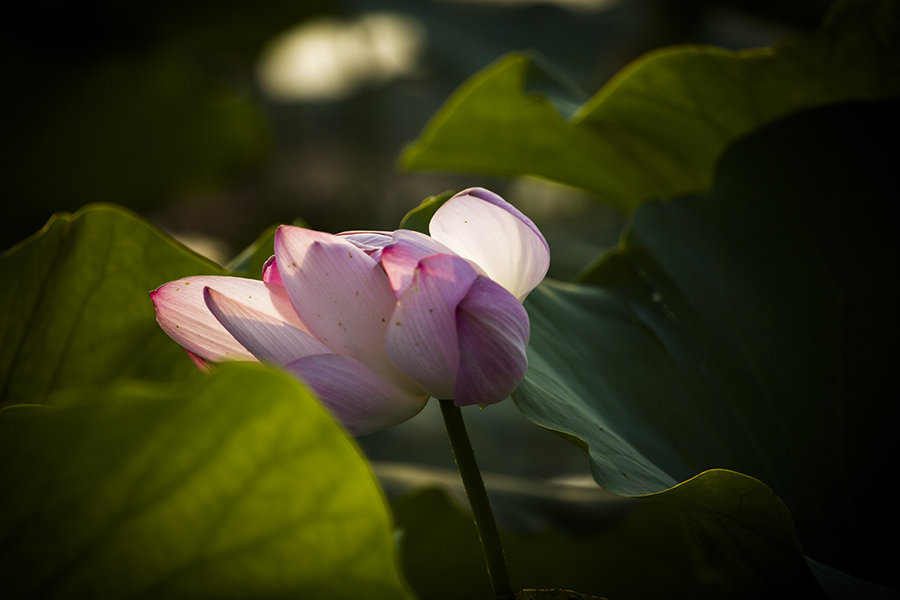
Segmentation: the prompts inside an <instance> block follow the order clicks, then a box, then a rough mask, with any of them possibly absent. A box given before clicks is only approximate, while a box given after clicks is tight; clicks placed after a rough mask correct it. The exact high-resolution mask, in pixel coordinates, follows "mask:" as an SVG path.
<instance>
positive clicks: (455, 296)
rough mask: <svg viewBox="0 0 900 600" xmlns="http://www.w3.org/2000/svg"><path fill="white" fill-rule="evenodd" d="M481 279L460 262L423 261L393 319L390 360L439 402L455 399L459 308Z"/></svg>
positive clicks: (444, 258) (447, 257) (446, 258)
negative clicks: (475, 283) (476, 282)
mask: <svg viewBox="0 0 900 600" xmlns="http://www.w3.org/2000/svg"><path fill="white" fill-rule="evenodd" d="M476 277H478V275H477V274H476V272H475V269H474V268H472V266H471V265H470V264H469V263H468V262H467V261H466V260H465V259H463V258H460V257H458V256H454V255H451V254H436V255H433V256H429V257H427V258H423V259H422V260H421V261H419V266H418V267H417V268H416V271H415V274H414V275H413V280H412V282H411V283H410V284H409V286H407V288H406V290H405V291H404V292H403V295H402V296H401V297H400V299H399V300H398V302H397V310H396V311H394V315H393V317H391V326H390V327H389V328H388V332H387V351H388V355H389V356H390V357H391V360H393V361H394V364H396V365H397V366H398V367H399V368H400V370H401V371H403V372H404V373H406V374H407V375H409V376H410V377H412V378H413V379H415V380H416V381H418V382H419V383H420V384H421V385H422V386H423V387H424V388H425V390H426V391H427V392H428V393H429V394H431V395H432V396H434V397H435V398H443V399H449V398H452V397H453V388H454V385H455V383H456V372H457V369H458V367H459V362H460V356H459V346H458V340H457V334H456V307H457V305H458V304H459V303H460V301H461V300H462V299H463V297H464V296H465V295H466V293H467V292H468V291H469V287H470V286H471V285H472V282H473V281H475V279H476Z"/></svg>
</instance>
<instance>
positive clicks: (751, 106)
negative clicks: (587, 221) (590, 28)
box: [402, 0, 900, 212]
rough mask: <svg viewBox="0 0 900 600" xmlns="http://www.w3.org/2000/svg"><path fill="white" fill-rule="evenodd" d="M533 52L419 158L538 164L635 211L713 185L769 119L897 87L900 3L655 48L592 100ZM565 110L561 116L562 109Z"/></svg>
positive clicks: (860, 0) (475, 168)
mask: <svg viewBox="0 0 900 600" xmlns="http://www.w3.org/2000/svg"><path fill="white" fill-rule="evenodd" d="M551 77H552V75H551V74H549V73H548V70H547V69H546V68H545V67H544V66H543V63H542V62H540V61H535V60H534V59H533V58H531V57H529V56H527V55H520V54H512V55H509V56H506V57H504V58H502V59H500V60H499V61H497V62H496V63H495V64H493V65H491V66H489V67H487V68H486V69H485V70H484V71H482V72H480V73H478V74H476V75H475V76H474V77H473V78H472V79H470V80H469V81H468V82H466V83H465V84H464V85H463V86H462V87H461V88H460V89H459V90H458V91H457V92H456V93H455V94H454V95H453V96H452V97H451V98H450V100H448V102H447V103H446V105H445V106H444V107H443V108H442V109H441V110H440V111H439V112H438V113H437V114H436V115H435V116H434V117H433V118H432V120H431V122H430V123H429V124H428V125H427V126H426V128H425V130H424V131H423V133H422V134H421V136H420V137H419V139H418V140H417V141H416V142H414V143H413V144H412V145H411V146H410V147H409V148H407V150H406V152H405V154H404V156H403V159H402V161H403V164H404V165H405V166H406V167H407V168H410V169H446V170H454V171H466V172H479V173H490V174H497V175H511V176H515V175H526V174H530V175H537V176H540V177H545V178H547V179H552V180H554V181H558V182H561V183H565V184H569V185H572V186H576V187H579V188H583V189H585V190H588V191H590V192H592V193H593V194H595V195H596V196H597V197H598V198H599V199H601V200H603V201H605V202H609V203H610V204H612V205H614V206H616V207H617V208H619V209H620V210H623V211H626V212H630V211H631V210H633V209H634V208H636V207H637V206H639V205H640V204H641V203H642V202H644V201H646V200H648V199H650V198H651V197H659V196H671V195H676V194H681V193H685V192H696V191H701V190H705V189H707V188H708V187H709V184H710V181H711V178H712V172H713V167H714V165H715V161H716V159H717V158H718V156H719V155H720V153H721V152H722V150H724V148H725V147H726V146H727V145H728V144H730V143H731V142H733V141H734V140H735V139H737V138H738V137H740V136H742V135H744V134H746V133H748V132H750V131H752V130H753V129H754V128H756V127H759V126H760V125H762V124H764V123H767V122H770V121H772V120H774V119H775V118H777V117H779V116H782V115H786V114H788V113H790V112H792V111H796V110H799V109H802V108H804V107H811V106H816V105H821V104H825V103H830V102H835V101H840V100H849V99H865V98H880V97H885V96H890V95H894V94H897V93H898V92H900V4H898V3H897V2H895V1H894V0H851V1H845V2H839V3H837V5H836V6H835V8H834V11H833V12H832V13H831V15H830V17H829V18H828V19H827V20H826V22H825V23H824V24H823V26H822V28H821V30H820V31H819V32H818V33H817V34H816V35H815V36H814V37H811V38H810V39H807V40H797V41H786V42H784V43H782V44H780V45H778V46H776V47H775V48H773V49H758V50H744V51H739V52H732V51H728V50H723V49H720V48H713V47H695V46H689V47H688V46H683V47H673V48H665V49H662V50H658V51H654V52H651V53H650V54H648V55H646V56H644V57H642V58H640V59H638V60H637V61H636V62H634V63H633V64H631V65H630V66H628V67H626V68H625V69H624V70H623V71H621V72H620V73H619V75H618V76H616V77H615V78H614V79H613V80H612V81H610V82H609V83H608V84H607V85H606V86H604V87H603V89H601V90H600V91H599V92H598V93H597V94H596V95H595V96H594V97H593V98H592V99H590V100H589V101H588V102H587V103H586V104H584V105H583V106H582V107H581V109H580V110H579V111H578V112H577V113H576V114H575V115H574V116H573V117H572V118H568V112H569V110H570V107H571V105H572V104H573V103H577V102H579V98H578V96H577V95H576V94H573V93H571V92H569V91H568V90H569V88H568V86H565V85H557V86H555V87H550V86H548V85H547V81H548V80H549V79H550V78H551ZM560 111H562V113H564V114H561V112H560Z"/></svg>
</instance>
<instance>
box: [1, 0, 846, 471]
mask: <svg viewBox="0 0 900 600" xmlns="http://www.w3.org/2000/svg"><path fill="white" fill-rule="evenodd" d="M829 4H830V2H829V1H828V0H795V1H793V2H783V1H781V0H727V1H726V0H718V1H717V0H689V1H688V0H682V1H679V2H672V1H670V0H556V1H549V0H548V1H537V0H427V1H425V0H393V1H388V0H382V1H377V0H353V1H328V0H309V1H304V2H298V1H296V0H259V1H257V2H253V3H247V2H243V1H238V0H216V2H212V1H210V0H196V1H192V2H184V1H181V0H179V1H175V0H157V1H154V2H148V1H147V0H93V1H85V0H80V1H79V0H65V1H64V0H37V1H29V2H22V1H20V2H11V3H7V4H6V5H5V10H4V18H3V19H2V21H0V31H2V35H0V45H2V58H0V61H2V64H3V66H4V68H3V75H4V76H5V77H6V80H5V81H6V83H5V84H4V86H3V94H2V100H0V102H2V105H0V119H2V122H3V136H2V141H0V147H2V160H0V174H2V178H0V181H2V185H3V191H4V202H3V217H2V228H0V250H3V249H6V248H8V247H10V246H12V245H13V244H15V243H16V242H18V241H20V240H21V239H23V238H25V237H26V236H28V235H30V234H32V233H33V232H35V231H37V230H38V229H39V228H40V227H41V226H42V225H43V224H44V222H45V221H46V220H47V219H48V218H49V217H50V215H51V214H53V213H54V212H58V211H73V210H76V209H78V208H79V207H81V206H83V205H85V204H88V203H92V202H109V203H115V204H120V205H124V206H127V207H129V208H130V209H132V210H134V211H136V212H138V213H140V214H141V215H143V216H145V217H146V218H148V219H149V220H150V221H152V222H153V223H155V224H156V225H157V226H159V227H161V228H162V229H164V230H166V231H168V232H169V233H171V234H172V235H174V236H176V237H177V238H179V239H181V240H182V241H184V242H185V243H187V244H188V245H191V246H192V247H195V248H196V249H198V251H200V252H201V253H204V254H206V255H208V256H209V257H211V258H212V259H214V260H216V261H219V262H227V261H228V260H229V259H230V258H231V257H233V256H234V255H235V254H236V253H237V252H238V251H240V249H241V248H243V247H244V246H246V245H247V244H249V243H251V242H252V241H253V240H254V239H255V238H256V237H257V235H258V234H259V233H260V232H261V231H262V230H263V229H264V228H266V227H267V226H269V225H271V224H274V223H286V222H288V223H289V222H292V221H294V220H295V219H302V220H303V221H304V222H305V223H307V224H308V225H309V226H310V227H312V228H314V229H319V230H324V231H331V232H336V231H341V230H345V229H360V228H365V229H394V228H396V226H397V224H398V223H399V220H400V218H401V217H402V216H403V214H404V213H405V212H406V211H408V210H409V209H411V208H413V207H414V206H416V205H417V204H418V203H419V202H420V201H421V200H422V199H424V198H425V197H427V196H430V195H433V194H437V193H439V192H442V191H445V190H459V189H463V188H465V187H469V186H473V185H481V186H485V187H488V188H490V189H492V190H494V191H496V192H498V193H500V194H501V195H503V196H504V197H506V198H507V199H508V200H510V201H511V202H513V203H515V204H517V205H518V206H519V207H520V208H522V209H523V210H524V211H525V212H526V213H527V214H529V215H530V216H531V217H532V218H533V219H534V220H535V221H536V222H537V223H538V225H539V226H540V227H541V228H542V230H543V231H544V232H545V233H546V235H547V237H548V239H549V241H550V244H551V248H552V250H553V255H554V262H553V265H552V270H551V274H552V275H553V276H556V277H559V278H566V277H570V276H572V275H574V274H575V273H576V272H577V271H578V270H579V269H580V268H581V267H582V266H584V265H585V264H587V263H588V262H590V261H591V260H592V259H593V258H595V257H596V256H597V255H599V254H600V253H601V252H602V251H603V250H604V249H606V248H609V247H611V246H613V245H614V244H615V242H616V240H617V237H618V235H619V232H620V230H621V228H622V226H623V224H624V217H623V216H621V215H619V214H617V213H615V212H614V211H612V210H611V209H608V208H606V207H604V206H601V205H599V204H598V203H596V202H593V201H591V199H590V198H587V197H585V196H584V195H583V194H581V193H580V192H577V191H575V190H571V189H566V188H562V187H560V186H557V185H551V184H548V183H544V182H540V181H536V180H531V179H524V180H507V179H495V178H489V177H484V176H480V175H466V174H452V173H451V174H448V173H419V172H413V173H404V172H401V171H400V170H399V168H398V167H397V159H398V157H399V156H400V154H401V152H402V149H403V147H404V145H405V144H407V143H409V142H410V141H412V140H413V139H414V138H415V137H416V136H417V135H418V133H419V132H420V131H421V129H422V128H423V126H424V125H425V123H426V122H427V120H428V119H429V117H430V116H431V115H432V114H434V113H435V111H436V110H437V109H438V108H439V107H440V106H441V105H442V103H443V102H444V101H445V100H446V99H447V97H448V96H449V95H450V94H451V93H452V92H453V90H454V89H455V88H456V87H457V86H459V85H460V84H461V83H462V82H463V81H465V80H466V79H467V78H468V77H469V76H471V75H472V74H473V73H475V72H476V71H477V70H479V69H481V68H483V67H485V66H486V65H488V64H489V63H491V62H493V61H494V60H496V59H497V58H499V57H500V56H502V55H503V54H505V53H507V52H509V51H514V50H534V51H537V52H539V53H540V54H542V55H543V56H544V57H545V58H547V59H548V60H549V61H550V62H551V63H553V64H554V65H556V66H557V67H558V68H559V70H560V71H561V72H562V73H564V74H565V75H566V76H567V77H569V78H570V79H571V81H572V82H573V83H574V84H575V85H577V86H578V87H580V88H581V89H582V90H584V91H585V93H586V94H588V95H590V94H593V93H594V92H595V91H597V90H598V89H599V88H600V87H601V86H602V85H603V84H604V83H605V82H606V81H607V79H608V78H609V77H610V76H611V75H612V74H614V73H615V72H616V71H617V70H618V69H620V68H621V67H622V66H624V65H625V64H627V63H628V62H629V61H631V60H633V59H634V58H636V57H637V56H639V55H640V54H642V53H644V52H646V51H648V50H650V49H653V48H656V47H659V46H664V45H668V44H673V43H684V42H690V43H710V44H716V45H719V46H724V47H728V48H735V49H737V48H747V47H756V46H768V45H771V44H773V43H774V42H776V41H777V40H779V39H781V38H783V37H785V36H788V35H797V34H804V33H808V32H810V31H811V30H812V29H813V28H814V27H815V26H816V25H817V23H818V22H819V21H820V19H821V17H822V15H823V14H824V13H825V11H826V10H827V8H828V6H829ZM468 414H469V413H467V415H468ZM471 414H472V419H471V427H472V429H473V432H472V433H473V437H474V438H475V443H476V448H478V447H479V446H482V447H489V448H493V449H494V450H493V451H491V450H490V449H485V450H484V451H483V456H484V458H483V459H482V460H483V463H484V465H483V466H484V467H485V468H486V469H488V470H498V471H505V472H510V473H517V472H527V473H528V474H531V475H541V476H544V475H546V476H551V475H559V474H560V470H562V471H566V470H569V471H571V472H573V473H575V472H583V471H585V468H586V465H587V461H586V457H585V455H584V454H583V453H582V452H581V451H579V450H577V449H576V448H575V447H574V446H570V445H569V444H567V443H566V442H563V441H562V440H559V439H557V438H556V437H554V436H553V435H552V434H549V433H547V432H544V431H542V430H537V428H535V427H533V426H530V425H528V424H522V423H521V422H522V421H524V419H523V418H522V417H521V416H520V415H518V413H517V412H516V411H515V408H514V407H513V406H512V404H511V403H510V402H505V403H502V404H500V405H497V406H495V407H491V410H485V411H477V410H475V411H473V412H471ZM467 418H468V417H467ZM501 423H506V424H507V425H501ZM509 423H513V424H512V425H510V424H509ZM520 425H521V426H520ZM404 427H405V428H407V429H404ZM439 429H440V417H439V416H438V414H437V411H436V408H435V407H429V409H427V411H426V414H425V415H423V416H422V417H420V418H418V419H414V420H413V421H411V422H410V423H409V424H407V425H404V426H402V427H400V428H395V429H393V430H390V431H389V432H383V433H382V434H377V435H375V436H369V437H368V438H364V439H363V440H362V442H363V445H364V447H366V449H367V451H368V452H370V453H371V454H372V456H374V457H376V458H379V459H383V460H403V459H404V457H405V458H408V457H409V452H410V450H409V447H410V444H414V445H415V447H416V448H419V449H421V450H422V451H421V452H420V454H419V457H420V459H421V460H422V461H423V462H434V463H441V464H446V463H447V462H448V457H449V455H448V453H447V451H446V448H445V442H444V441H443V439H442V435H438V436H437V437H438V439H437V443H438V444H440V445H439V446H434V448H435V450H434V451H433V456H432V454H429V452H431V451H429V450H427V448H428V447H429V445H428V443H427V440H429V439H432V438H433V436H434V432H435V431H436V430H439ZM535 435H539V436H542V437H541V438H540V439H541V442H540V443H533V436H535ZM548 447H549V448H553V449H554V450H552V451H548V450H547V448H548ZM510 448H516V450H515V452H510V451H509V449H510ZM480 452H481V451H480ZM511 454H516V455H517V456H515V457H511V456H510V455H511ZM563 474H564V473H563Z"/></svg>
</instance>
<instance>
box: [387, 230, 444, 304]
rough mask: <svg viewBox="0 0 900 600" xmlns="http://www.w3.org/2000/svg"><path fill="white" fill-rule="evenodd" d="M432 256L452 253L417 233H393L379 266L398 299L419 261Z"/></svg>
mask: <svg viewBox="0 0 900 600" xmlns="http://www.w3.org/2000/svg"><path fill="white" fill-rule="evenodd" d="M433 254H453V251H452V250H450V249H449V248H447V246H445V245H443V244H442V243H440V242H438V241H437V240H434V239H433V238H430V237H428V236H427V235H425V234H424V233H419V232H418V231H410V230H407V229H398V230H397V231H395V232H394V235H393V242H392V243H391V244H390V245H389V246H387V247H385V248H384V250H383V251H382V253H381V266H382V267H384V271H385V272H386V273H387V275H388V278H389V279H390V281H391V287H392V288H393V290H394V294H395V295H396V296H397V297H398V298H399V297H400V295H401V294H403V292H404V291H405V290H406V287H407V286H408V285H409V283H410V282H411V281H412V278H413V273H414V272H415V270H416V267H417V266H418V265H419V261H420V260H422V259H423V258H425V257H426V256H431V255H433Z"/></svg>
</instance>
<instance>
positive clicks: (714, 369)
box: [513, 102, 900, 585]
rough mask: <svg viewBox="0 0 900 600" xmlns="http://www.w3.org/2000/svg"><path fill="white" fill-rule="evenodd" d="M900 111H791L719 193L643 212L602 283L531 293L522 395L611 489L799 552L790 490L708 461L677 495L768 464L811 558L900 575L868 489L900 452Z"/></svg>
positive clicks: (717, 530)
mask: <svg viewBox="0 0 900 600" xmlns="http://www.w3.org/2000/svg"><path fill="white" fill-rule="evenodd" d="M897 108H898V103H897V102H887V103H860V104H849V105H836V106H832V107H827V108H822V109H817V110H813V111H809V112H803V113H799V114H797V115H795V116H793V117H789V118H787V119H784V120H781V121H778V122H776V123H774V124H773V125H771V126H769V127H766V128H764V129H762V130H761V131H759V132H757V133H755V134H753V135H751V136H749V137H748V138H746V139H744V140H742V141H740V142H738V143H737V144H735V145H734V146H733V147H732V148H730V149H729V150H728V151H727V152H726V154H725V156H724V157H723V159H722V161H721V163H720V165H719V167H718V169H717V173H716V179H715V184H714V187H713V188H712V190H711V191H710V192H709V193H708V194H705V195H699V196H694V197H686V198H681V199H678V200H672V201H654V202H648V203H647V204H645V205H644V206H642V207H641V208H640V210H638V211H637V212H636V213H635V215H634V218H633V222H632V224H631V227H630V229H629V231H628V232H627V233H626V235H625V237H624V239H623V241H622V243H621V245H620V247H619V248H618V249H617V250H616V251H615V252H612V253H611V254H609V255H608V256H606V257H605V258H603V259H602V260H601V261H600V262H599V263H598V264H597V265H596V266H595V268H594V269H593V270H592V271H591V272H589V273H588V274H586V276H585V281H586V282H587V283H589V284H590V285H584V284H582V285H569V284H560V283H552V282H546V283H545V284H544V285H542V286H541V287H539V288H538V289H537V290H536V291H535V292H533V293H532V295H531V296H530V297H529V298H528V300H527V303H526V305H527V308H528V311H529V315H530V316H531V319H532V338H531V346H530V348H529V360H530V369H529V373H528V375H527V376H526V379H525V381H524V382H523V384H522V385H521V386H520V388H519V389H518V390H517V392H516V393H514V395H513V397H514V399H515V401H516V404H517V406H518V407H519V408H520V409H521V410H522V411H523V412H524V413H525V414H526V415H527V416H528V417H529V418H531V419H532V420H534V421H535V422H537V423H539V424H541V425H544V426H546V427H550V428H552V429H557V430H560V431H563V432H566V433H568V434H572V435H575V436H577V437H579V438H581V439H582V440H584V441H585V442H587V444H588V445H589V447H590V456H591V465H592V469H593V473H594V476H595V478H596V480H597V481H598V483H600V485H601V486H602V487H604V488H606V489H608V490H610V491H613V492H615V493H621V494H627V495H639V494H648V493H655V492H662V493H660V494H659V496H657V497H656V498H657V501H661V502H663V501H665V502H677V503H683V502H688V503H689V504H691V505H692V506H695V507H697V508H698V509H699V508H701V507H702V508H706V509H708V510H709V511H710V513H711V514H713V515H716V517H715V520H716V523H713V524H711V525H712V526H711V527H707V526H706V524H709V523H704V522H703V521H698V522H697V523H698V524H699V525H701V526H703V527H702V529H704V530H705V531H706V532H707V533H706V535H708V536H709V537H710V538H711V539H713V540H715V541H716V543H718V544H723V543H725V542H726V541H729V540H731V541H736V542H737V543H738V545H741V546H744V547H745V548H749V549H752V548H754V547H758V543H759V542H760V540H759V539H757V537H759V538H762V539H765V540H767V543H771V544H773V546H778V547H785V544H786V540H787V538H785V537H784V536H785V535H786V534H785V532H786V531H788V529H789V520H787V519H786V517H785V516H784V515H781V514H780V513H779V509H778V505H779V503H778V502H774V501H770V502H768V503H767V504H766V503H762V504H759V503H756V502H752V503H751V502H746V501H745V500H746V499H747V498H749V496H747V495H746V494H748V493H751V492H752V493H754V494H761V495H762V496H763V497H765V496H766V495H767V494H768V492H767V491H766V490H765V489H764V487H765V486H763V485H762V484H761V483H759V482H756V484H755V485H757V486H760V489H759V490H756V491H752V489H753V486H750V487H751V492H741V493H740V494H738V493H737V492H734V493H732V492H728V491H727V490H728V488H727V487H726V488H722V487H721V486H722V485H729V486H730V485H733V482H731V481H730V479H729V478H728V477H726V476H725V475H719V476H718V477H720V478H724V479H722V481H721V482H718V483H715V484H714V483H713V482H710V481H709V480H708V478H709V477H710V475H709V474H703V475H701V476H700V477H698V478H697V480H696V482H697V483H696V485H695V486H694V487H692V488H690V490H694V491H691V492H690V493H687V494H686V495H684V494H682V493H681V492H678V490H679V489H686V488H679V487H676V488H673V489H671V490H669V491H663V490H666V489H667V488H669V486H671V485H673V484H674V483H675V482H679V481H685V480H687V479H689V478H691V477H693V476H694V475H696V474H697V473H700V472H702V471H705V470H707V469H713V468H725V469H733V470H735V471H739V472H740V473H744V474H746V475H750V476H752V477H755V478H756V479H758V480H760V481H762V482H765V484H767V485H768V486H771V488H772V489H773V490H774V492H775V493H776V494H777V495H778V496H779V497H780V498H781V499H783V500H784V502H785V503H786V505H787V507H788V508H789V509H790V512H791V514H792V516H793V520H794V522H795V523H796V527H797V532H798V535H799V540H800V542H801V543H802V546H803V549H804V551H805V552H806V554H807V555H808V556H810V557H812V558H814V559H816V560H817V561H821V562H823V563H825V564H827V565H829V566H831V567H836V568H838V569H840V570H843V571H847V572H849V573H851V574H854V575H858V576H862V577H864V578H868V579H871V580H874V581H876V582H880V583H883V584H887V585H896V584H897V579H896V575H895V574H894V573H895V571H894V568H893V566H892V565H893V564H894V563H895V562H896V560H897V558H898V556H897V551H896V547H895V545H894V542H893V540H894V536H895V535H896V533H897V532H896V526H895V525H887V524H889V523H896V522H897V514H898V513H897V508H896V506H895V505H894V503H893V501H892V500H891V499H889V498H886V497H884V496H881V495H879V494H871V493H867V491H869V490H871V483H872V481H876V480H879V479H880V478H882V477H883V476H884V473H883V471H882V468H883V467H881V466H879V465H881V464H882V463H883V461H884V460H885V459H887V458H888V457H892V456H896V455H897V454H898V451H900V448H898V444H897V441H896V440H897V438H896V436H894V435H893V434H892V432H891V431H890V428H891V427H892V424H893V423H895V422H896V421H897V419H898V417H900V414H898V412H900V411H898V407H897V404H896V403H894V402H885V401H884V396H883V394H882V393H881V392H879V391H878V390H879V389H883V386H884V385H885V382H886V381H889V380H891V379H892V376H891V370H892V367H891V365H890V364H889V360H888V359H887V357H886V356H885V355H884V354H882V353H881V352H880V351H878V350H876V348H877V347H879V340H882V341H883V344H887V343H888V340H892V339H894V338H893V335H894V334H895V333H896V332H895V331H893V330H892V329H891V327H890V325H889V324H890V323H891V319H890V315H889V311H890V310H891V309H890V304H889V303H885V301H884V298H883V289H882V286H881V284H880V283H879V281H881V280H882V278H883V277H884V274H885V273H888V272H890V271H891V268H892V267H891V259H890V257H891V256H892V255H893V253H892V252H891V250H890V247H891V243H890V241H889V240H890V239H892V237H891V236H892V232H891V230H890V223H891V221H890V219H889V218H888V216H887V214H888V213H887V211H888V206H889V202H888V200H890V198H886V197H885V196H884V193H885V190H889V189H891V184H892V178H893V176H892V170H893V162H894V160H895V158H896V153H895V151H894V150H893V144H894V136H893V133H892V132H891V130H890V128H886V127H885V125H886V124H888V123H892V122H893V121H892V119H893V115H895V114H896V110H897ZM851 200H852V205H851V204H849V202H850V201H851ZM735 476H737V475H735ZM722 494H725V495H724V496H723V495H722ZM676 498H678V499H677V500H676ZM729 498H730V499H731V500H730V502H731V505H730V506H731V507H730V508H729V507H728V502H729ZM773 500H774V499H773ZM723 502H724V503H725V504H724V506H725V508H714V505H720V504H722V503H723ZM748 511H749V512H748ZM754 515H755V516H754ZM729 520H731V521H733V522H734V523H736V524H737V525H734V526H735V527H737V529H736V530H735V529H732V524H727V523H728V521H729ZM826 523H827V526H825V524H826ZM763 524H767V525H766V526H763ZM740 530H743V531H745V532H749V533H748V534H747V535H746V536H744V535H742V534H740V533H738V532H736V531H740ZM729 543H732V542H729ZM751 553H753V552H751ZM751 563H752V561H751Z"/></svg>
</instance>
